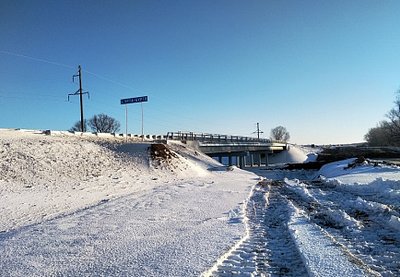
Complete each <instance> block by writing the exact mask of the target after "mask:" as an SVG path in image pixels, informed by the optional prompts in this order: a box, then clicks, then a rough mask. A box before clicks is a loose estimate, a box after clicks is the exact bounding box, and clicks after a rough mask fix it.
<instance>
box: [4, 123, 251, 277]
mask: <svg viewBox="0 0 400 277" xmlns="http://www.w3.org/2000/svg"><path fill="white" fill-rule="evenodd" d="M219 166H220V165H219V164H218V163H216V162H215V161H214V160H212V159H211V158H209V157H207V156H205V155H203V154H201V153H198V152H196V151H195V150H192V149H189V148H187V147H186V146H185V145H182V144H171V145H168V146H167V147H165V146H163V145H161V144H160V145H150V144H148V143H143V144H142V143H131V144H126V143H122V142H121V141H120V140H117V139H115V140H109V139H107V140H105V139H98V138H84V137H73V136H72V137H71V136H63V135H58V136H46V135H43V134H41V133H35V132H18V131H7V130H2V131H0V214H1V217H0V249H1V251H0V275H1V276H27V275H31V276H48V275H63V276H76V275H82V274H83V275H87V274H89V275H92V276H110V275H112V276H116V275H124V276H126V275H128V276H144V275H147V276H155V275H157V276H193V275H199V274H201V273H202V272H204V271H206V270H207V269H208V268H210V267H212V265H213V263H214V262H215V261H216V260H217V259H218V258H219V257H220V256H222V255H223V254H224V253H225V252H226V251H227V250H229V249H230V248H231V246H232V245H234V244H235V243H236V242H237V241H238V240H240V238H241V237H242V236H243V235H244V234H245V232H246V231H245V225H244V223H243V218H244V210H243V209H244V207H245V201H246V199H247V198H248V197H249V194H250V192H251V189H252V187H253V186H254V185H255V184H256V183H257V176H256V175H254V174H252V173H248V172H245V171H242V170H239V169H234V170H233V171H226V168H223V167H219ZM210 169H212V170H210Z"/></svg>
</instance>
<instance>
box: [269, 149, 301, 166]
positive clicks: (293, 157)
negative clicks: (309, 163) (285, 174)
mask: <svg viewBox="0 0 400 277" xmlns="http://www.w3.org/2000/svg"><path fill="white" fill-rule="evenodd" d="M307 158H308V157H307V153H306V151H304V149H302V148H300V147H297V146H295V145H289V150H288V151H282V152H280V153H276V154H272V155H271V156H269V157H268V162H269V163H270V164H286V163H303V162H305V161H306V160H307Z"/></svg>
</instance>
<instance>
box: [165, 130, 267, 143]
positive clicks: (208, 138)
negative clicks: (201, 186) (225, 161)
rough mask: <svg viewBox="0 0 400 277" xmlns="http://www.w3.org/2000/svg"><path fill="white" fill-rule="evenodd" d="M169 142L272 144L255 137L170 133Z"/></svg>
mask: <svg viewBox="0 0 400 277" xmlns="http://www.w3.org/2000/svg"><path fill="white" fill-rule="evenodd" d="M166 138H167V140H168V139H170V140H181V141H188V140H189V141H200V142H209V143H239V142H242V143H243V142H245V143H251V142H253V143H260V142H261V143H271V142H272V141H271V140H269V139H263V138H260V139H258V138H254V137H243V136H229V135H219V134H207V133H194V132H168V133H167V136H166Z"/></svg>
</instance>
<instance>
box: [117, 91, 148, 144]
mask: <svg viewBox="0 0 400 277" xmlns="http://www.w3.org/2000/svg"><path fill="white" fill-rule="evenodd" d="M148 99H149V98H148V96H140V97H133V98H125V99H121V105H125V136H126V139H128V106H127V104H132V103H140V104H141V106H142V139H143V140H144V128H143V102H147V101H148Z"/></svg>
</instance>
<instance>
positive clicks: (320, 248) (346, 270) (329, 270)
mask: <svg viewBox="0 0 400 277" xmlns="http://www.w3.org/2000/svg"><path fill="white" fill-rule="evenodd" d="M289 230H290V231H291V234H292V236H293V238H294V240H295V241H296V243H297V247H298V248H299V249H300V253H302V258H303V259H304V262H305V264H306V265H307V268H308V274H309V275H310V276H365V272H364V271H363V270H362V269H361V268H359V267H358V266H356V265H355V264H354V263H352V262H350V260H349V258H348V257H347V256H346V253H345V252H343V251H342V250H341V249H340V247H337V245H335V244H332V240H331V239H330V238H329V236H327V234H325V233H324V231H323V230H322V229H321V228H319V227H318V226H317V225H315V224H312V223H310V221H309V220H308V219H307V218H306V217H305V216H304V215H302V214H301V212H300V211H299V210H298V209H296V208H295V207H294V206H292V215H291V219H290V222H289Z"/></svg>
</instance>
